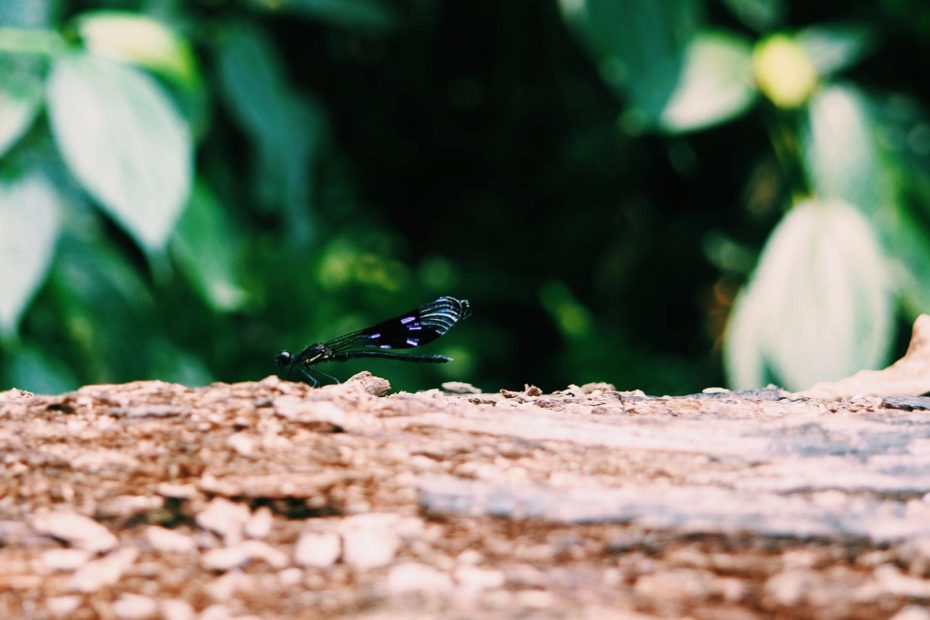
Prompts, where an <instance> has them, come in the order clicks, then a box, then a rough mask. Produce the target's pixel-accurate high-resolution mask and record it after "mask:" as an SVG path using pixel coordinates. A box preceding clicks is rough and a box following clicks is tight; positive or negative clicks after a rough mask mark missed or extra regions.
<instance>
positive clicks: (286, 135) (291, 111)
mask: <svg viewBox="0 0 930 620" xmlns="http://www.w3.org/2000/svg"><path fill="white" fill-rule="evenodd" d="M219 73H220V79H221V86H222V88H223V90H224V91H225V93H226V97H225V100H226V102H227V103H228V105H229V106H230V108H231V110H232V112H233V115H234V116H235V118H236V119H237V120H238V121H239V123H240V124H241V125H242V127H243V129H244V130H245V131H246V132H247V133H248V134H249V136H250V138H251V139H252V141H253V142H254V144H255V151H256V154H257V160H256V161H255V162H254V166H255V171H256V178H255V182H254V185H255V188H256V194H257V199H258V202H259V205H261V206H264V207H266V208H269V209H276V210H281V211H283V212H284V214H285V216H286V218H287V222H288V235H289V237H290V238H291V240H293V241H295V242H296V243H297V244H298V245H302V244H304V243H306V241H307V240H308V239H309V238H310V232H311V229H310V202H311V199H312V191H311V189H312V181H313V176H312V173H313V170H312V164H313V159H314V157H315V154H316V150H317V147H318V145H319V143H320V141H321V138H322V136H323V135H324V134H325V127H326V123H325V119H324V117H323V114H322V112H321V110H320V109H319V107H318V106H317V105H316V104H315V102H314V101H313V100H312V99H310V98H309V97H306V96H304V95H301V94H299V93H297V92H295V91H294V90H293V88H292V87H291V85H290V84H289V82H288V80H287V76H286V75H285V72H284V66H283V61H282V59H281V58H280V56H279V55H278V53H277V50H276V49H275V46H274V44H273V42H272V41H271V39H270V38H269V36H268V35H267V34H266V33H265V32H264V31H262V30H260V29H258V28H254V27H248V26H237V27H233V28H230V29H229V31H227V33H226V36H225V37H224V39H223V43H222V45H221V47H220V49H219Z"/></svg>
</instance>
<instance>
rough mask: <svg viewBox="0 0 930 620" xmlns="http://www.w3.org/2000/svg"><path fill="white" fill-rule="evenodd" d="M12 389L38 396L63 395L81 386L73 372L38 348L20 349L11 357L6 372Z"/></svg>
mask: <svg viewBox="0 0 930 620" xmlns="http://www.w3.org/2000/svg"><path fill="white" fill-rule="evenodd" d="M6 376H7V380H8V381H9V384H10V386H11V387H17V388H19V389H21V390H29V391H30V392H34V393H36V394H61V393H62V392H67V391H68V390H73V389H75V388H77V387H78V386H79V385H80V382H79V381H78V380H77V377H75V376H74V374H73V373H72V372H71V370H70V369H69V368H68V367H67V366H66V365H65V364H63V363H61V362H60V361H58V360H55V359H52V358H50V357H49V356H48V355H46V354H45V353H44V352H43V351H42V350H41V349H39V348H36V347H19V348H17V349H16V350H14V351H13V354H12V355H10V357H9V363H8V367H7V371H6Z"/></svg>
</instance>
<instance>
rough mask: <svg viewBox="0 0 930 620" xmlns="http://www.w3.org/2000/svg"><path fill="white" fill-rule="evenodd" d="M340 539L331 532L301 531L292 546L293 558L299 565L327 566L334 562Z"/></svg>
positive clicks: (339, 548) (339, 550)
mask: <svg viewBox="0 0 930 620" xmlns="http://www.w3.org/2000/svg"><path fill="white" fill-rule="evenodd" d="M341 547H342V541H341V540H340V539H339V535H338V534H334V533H332V532H303V533H302V534H301V535H300V538H299V539H298V540H297V544H296V545H295V546H294V560H295V561H296V562H297V563H298V564H300V565H301V566H309V567H313V568H327V567H329V566H332V565H333V564H335V563H336V560H338V559H339V554H340V552H341Z"/></svg>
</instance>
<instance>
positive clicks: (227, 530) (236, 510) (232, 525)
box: [197, 497, 251, 543]
mask: <svg viewBox="0 0 930 620" xmlns="http://www.w3.org/2000/svg"><path fill="white" fill-rule="evenodd" d="M250 516H251V514H250V513H249V508H248V506H246V505H245V504H237V503H235V502H231V501H229V500H227V499H224V498H222V497H217V498H214V499H213V501H211V502H210V504H209V505H208V506H207V507H206V508H205V509H204V510H202V511H201V512H200V513H198V514H197V525H199V526H200V527H202V528H204V529H206V530H210V531H211V532H216V533H217V534H219V535H220V536H222V537H223V539H224V540H225V541H226V542H227V543H236V542H239V541H240V540H241V539H242V530H243V528H244V527H245V523H246V521H248V520H249V517H250Z"/></svg>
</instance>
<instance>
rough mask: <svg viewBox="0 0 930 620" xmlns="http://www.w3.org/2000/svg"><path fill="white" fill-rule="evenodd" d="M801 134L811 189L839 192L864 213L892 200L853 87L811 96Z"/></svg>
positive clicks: (827, 193) (837, 195)
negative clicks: (803, 129) (805, 122)
mask: <svg viewBox="0 0 930 620" xmlns="http://www.w3.org/2000/svg"><path fill="white" fill-rule="evenodd" d="M808 108H809V111H808V121H807V125H806V128H805V131H804V133H803V135H802V146H803V155H804V164H805V166H806V168H807V171H808V177H809V178H810V181H811V183H812V185H813V188H814V192H815V193H816V195H818V196H821V197H823V198H838V199H841V200H844V201H846V202H848V203H849V204H852V205H854V206H856V207H858V208H859V209H861V210H862V212H863V213H865V214H866V215H867V216H868V217H869V218H873V217H875V216H876V215H877V214H878V212H879V211H880V210H881V209H883V208H885V207H889V206H890V205H891V204H892V203H893V202H894V200H895V195H894V194H895V192H894V187H893V186H892V185H891V179H890V178H889V177H888V176H887V174H886V171H885V169H884V168H883V165H882V161H881V157H880V155H879V153H878V145H877V143H876V141H875V136H874V132H873V128H872V125H871V121H870V119H869V114H868V109H867V106H866V105H865V101H864V100H863V99H862V97H861V96H860V95H859V93H858V92H857V91H855V90H854V89H852V88H849V87H846V86H843V85H835V86H830V87H827V88H824V89H822V90H821V91H819V92H818V93H817V94H816V95H815V96H814V97H813V98H812V99H811V101H810V104H809V106H808Z"/></svg>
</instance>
